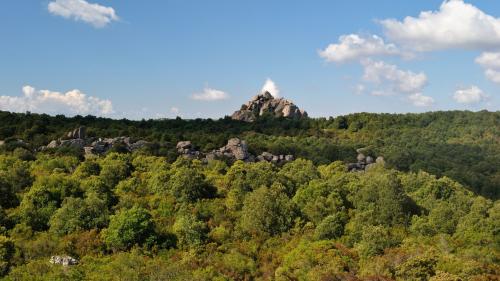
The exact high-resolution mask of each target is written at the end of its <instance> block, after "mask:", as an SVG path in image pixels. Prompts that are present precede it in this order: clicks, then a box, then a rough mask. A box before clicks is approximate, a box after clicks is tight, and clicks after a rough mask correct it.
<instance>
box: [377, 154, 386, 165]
mask: <svg viewBox="0 0 500 281" xmlns="http://www.w3.org/2000/svg"><path fill="white" fill-rule="evenodd" d="M375 163H377V164H382V165H384V164H385V160H384V157H383V156H379V157H377V159H376V160H375Z"/></svg>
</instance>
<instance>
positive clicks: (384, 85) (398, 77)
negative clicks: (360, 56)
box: [362, 59, 434, 106]
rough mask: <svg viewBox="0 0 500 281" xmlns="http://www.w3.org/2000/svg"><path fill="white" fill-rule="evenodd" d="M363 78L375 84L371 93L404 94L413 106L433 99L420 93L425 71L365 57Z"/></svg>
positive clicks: (428, 102) (422, 104) (425, 78)
mask: <svg viewBox="0 0 500 281" xmlns="http://www.w3.org/2000/svg"><path fill="white" fill-rule="evenodd" d="M362 64H363V67H364V74H363V80H364V81H366V82H370V83H372V84H374V85H375V90H373V91H372V92H371V93H372V95H376V96H384V95H397V94H405V95H407V98H408V100H409V101H410V102H412V103H413V105H415V106H430V105H432V104H433V103H434V99H433V98H432V97H429V96H424V95H423V94H422V90H423V88H424V87H425V86H426V85H427V75H425V73H423V72H420V73H414V72H412V71H409V70H401V69H399V68H398V67H397V66H396V65H393V64H388V63H386V62H383V61H374V60H371V59H365V60H363V61H362Z"/></svg>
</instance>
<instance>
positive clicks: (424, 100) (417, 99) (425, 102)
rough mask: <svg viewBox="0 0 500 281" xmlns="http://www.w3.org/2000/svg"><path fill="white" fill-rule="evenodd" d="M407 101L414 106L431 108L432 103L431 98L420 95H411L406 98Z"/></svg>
mask: <svg viewBox="0 0 500 281" xmlns="http://www.w3.org/2000/svg"><path fill="white" fill-rule="evenodd" d="M408 99H409V100H410V101H411V102H412V103H413V105H414V106H431V105H432V104H433V103H434V99H433V98H432V97H429V96H424V95H422V93H415V94H411V95H409V96H408Z"/></svg>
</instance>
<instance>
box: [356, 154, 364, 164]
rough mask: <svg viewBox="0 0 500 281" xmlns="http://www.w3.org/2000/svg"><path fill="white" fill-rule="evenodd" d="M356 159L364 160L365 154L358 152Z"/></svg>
mask: <svg viewBox="0 0 500 281" xmlns="http://www.w3.org/2000/svg"><path fill="white" fill-rule="evenodd" d="M356 159H357V160H358V162H364V161H365V160H366V156H365V155H364V154H363V153H359V154H358V157H356Z"/></svg>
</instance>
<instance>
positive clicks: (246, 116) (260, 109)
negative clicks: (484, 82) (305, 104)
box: [231, 92, 307, 122]
mask: <svg viewBox="0 0 500 281" xmlns="http://www.w3.org/2000/svg"><path fill="white" fill-rule="evenodd" d="M264 114H270V115H272V116H275V117H286V118H305V117H307V112H305V111H304V110H300V109H299V108H298V107H297V106H296V105H295V104H293V103H292V102H291V101H289V100H286V99H284V98H274V97H273V96H272V95H271V94H270V93H269V92H265V93H263V94H260V95H257V96H255V97H254V98H253V99H252V100H251V101H249V102H247V103H246V104H244V105H242V106H241V109H240V110H238V111H236V112H234V113H233V115H232V116H231V118H232V119H234V120H240V121H245V122H253V121H255V120H257V118H258V117H259V116H262V115H264Z"/></svg>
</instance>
